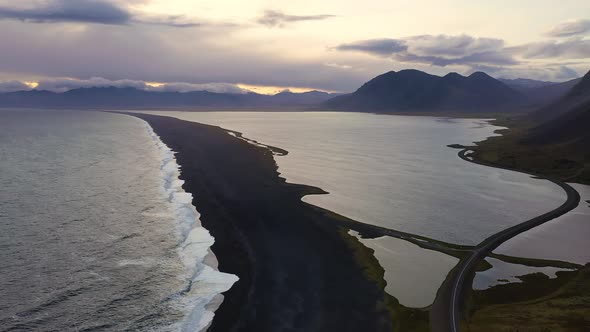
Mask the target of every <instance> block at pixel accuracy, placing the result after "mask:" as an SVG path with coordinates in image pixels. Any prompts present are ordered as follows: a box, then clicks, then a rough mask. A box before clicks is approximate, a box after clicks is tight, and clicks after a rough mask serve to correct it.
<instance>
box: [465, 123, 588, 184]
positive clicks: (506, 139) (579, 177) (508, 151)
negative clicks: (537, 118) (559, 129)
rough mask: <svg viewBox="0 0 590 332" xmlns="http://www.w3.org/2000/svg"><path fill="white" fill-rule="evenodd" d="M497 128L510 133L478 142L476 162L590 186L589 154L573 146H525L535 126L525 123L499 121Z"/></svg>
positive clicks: (475, 155) (501, 131) (475, 150)
mask: <svg viewBox="0 0 590 332" xmlns="http://www.w3.org/2000/svg"><path fill="white" fill-rule="evenodd" d="M494 124H496V125H499V126H505V127H508V128H509V129H504V130H500V131H498V132H499V133H501V134H502V136H499V137H490V138H488V139H487V140H485V141H482V142H478V143H477V145H476V147H475V148H474V153H473V154H472V155H471V156H473V157H474V158H476V159H480V160H484V161H487V162H491V163H495V164H498V165H501V166H505V167H510V168H515V169H521V170H524V171H529V172H533V173H538V174H542V175H545V176H549V177H554V178H558V179H560V180H562V181H568V182H578V183H583V184H590V152H588V151H584V150H583V149H580V148H576V147H575V146H573V145H571V144H554V145H533V144H524V143H522V139H523V137H525V135H526V133H527V132H528V130H529V129H530V128H532V127H534V125H535V124H534V123H530V122H526V121H524V120H522V119H517V118H500V119H499V120H497V121H495V123H494Z"/></svg>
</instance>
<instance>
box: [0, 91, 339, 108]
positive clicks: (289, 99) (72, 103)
mask: <svg viewBox="0 0 590 332" xmlns="http://www.w3.org/2000/svg"><path fill="white" fill-rule="evenodd" d="M334 96H335V94H330V93H326V92H321V91H310V92H305V93H292V92H288V91H285V92H281V93H279V94H276V95H272V96H270V95H262V94H257V93H247V94H229V93H213V92H208V91H193V92H154V91H146V90H138V89H135V88H116V87H100V88H80V89H74V90H70V91H67V92H64V93H55V92H50V91H38V90H31V91H18V92H10V93H0V107H16V108H19V107H28V108H81V109H125V108H127V109H138V108H161V109H166V108H194V107H197V108H198V107H221V108H246V107H283V106H286V107H290V106H293V107H295V106H298V107H302V106H311V105H316V104H318V103H321V102H323V101H326V100H328V99H330V98H333V97H334Z"/></svg>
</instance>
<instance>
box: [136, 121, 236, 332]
mask: <svg viewBox="0 0 590 332" xmlns="http://www.w3.org/2000/svg"><path fill="white" fill-rule="evenodd" d="M145 124H146V128H147V130H148V133H149V135H150V137H151V138H152V140H153V141H154V143H155V145H156V147H157V149H158V151H159V154H160V157H161V166H160V170H161V173H162V179H163V190H164V194H165V196H166V197H167V202H168V204H169V207H170V209H171V211H172V212H173V213H174V219H175V221H176V226H177V228H178V232H179V236H180V238H181V243H180V245H179V246H178V255H179V257H180V259H181V261H182V263H183V264H184V266H185V272H186V275H185V276H183V278H186V281H187V284H190V285H191V287H190V290H189V291H188V293H186V294H183V295H182V296H180V297H179V298H178V304H179V306H180V307H181V309H182V310H183V311H184V312H186V315H185V319H184V321H183V322H181V323H180V324H178V330H180V331H191V332H195V331H203V330H205V329H206V328H207V327H208V326H209V325H210V324H211V321H212V320H213V317H214V312H215V310H216V309H217V308H218V307H219V304H220V303H221V299H222V298H223V297H222V295H221V293H223V292H225V291H227V290H229V289H230V288H231V286H232V285H233V284H234V283H235V282H236V281H237V280H238V277H237V276H235V275H233V274H227V273H222V272H220V271H219V270H218V269H217V259H216V258H215V255H214V254H213V252H212V251H211V249H210V248H211V246H212V245H213V243H214V242H215V239H214V238H213V237H212V236H211V234H209V231H207V230H206V229H205V228H204V227H203V226H201V222H200V219H199V218H200V214H199V213H198V212H197V210H196V209H195V207H194V206H193V204H192V200H193V196H192V194H191V193H187V192H185V191H184V189H182V185H183V183H184V181H182V180H180V179H179V175H180V166H179V165H178V164H177V163H176V158H175V156H174V152H173V151H172V150H171V149H170V148H169V147H168V146H167V145H166V144H164V142H162V140H160V137H159V136H158V135H157V134H156V133H155V132H154V130H153V129H152V127H151V126H150V125H149V124H148V123H147V122H145Z"/></svg>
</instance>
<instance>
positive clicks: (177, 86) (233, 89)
mask: <svg viewBox="0 0 590 332" xmlns="http://www.w3.org/2000/svg"><path fill="white" fill-rule="evenodd" d="M147 90H149V91H162V92H191V91H209V92H216V93H233V94H245V93H248V92H250V91H248V90H246V89H242V88H240V87H238V86H237V85H235V84H230V83H205V84H194V83H165V84H163V85H160V86H156V87H148V88H147Z"/></svg>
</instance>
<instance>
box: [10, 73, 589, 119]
mask: <svg viewBox="0 0 590 332" xmlns="http://www.w3.org/2000/svg"><path fill="white" fill-rule="evenodd" d="M578 82H579V79H577V80H572V81H568V82H564V83H553V82H546V81H535V80H528V79H515V80H506V79H504V80H497V79H494V78H492V77H491V76H489V75H487V74H485V73H483V72H475V73H473V74H471V75H469V76H463V75H460V74H457V73H449V74H447V75H445V76H442V77H441V76H436V75H430V74H427V73H424V72H421V71H418V70H412V69H409V70H402V71H399V72H394V71H391V72H388V73H385V74H383V75H379V76H377V77H375V78H373V79H371V80H370V81H368V82H367V83H365V84H363V85H362V86H361V87H360V88H359V89H358V90H356V91H355V92H353V93H350V94H345V95H337V94H331V93H326V92H322V91H310V92H304V93H292V92H289V91H284V92H281V93H278V94H276V95H263V94H257V93H253V92H249V93H245V94H231V93H214V92H208V91H193V92H161V91H147V90H140V89H135V88H130V87H127V88H120V87H119V88H117V87H93V88H78V89H73V90H70V91H67V92H63V93H56V92H51V91H43V90H30V91H18V92H9V93H0V107H15V108H18V107H21V108H22V107H26V108H70V109H153V108H157V109H199V108H216V109H244V108H246V109H268V110H279V109H280V108H298V109H316V110H341V111H359V112H363V111H364V112H383V113H390V112H391V113H393V112H424V111H427V112H430V113H433V112H437V111H443V112H461V113H481V112H493V113H502V112H519V111H530V110H533V109H535V108H538V107H539V105H547V104H549V103H550V102H552V101H555V100H558V99H559V98H560V97H562V96H563V95H565V94H566V93H567V92H568V91H569V90H570V89H571V88H572V87H573V86H574V85H575V84H576V83H578Z"/></svg>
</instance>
